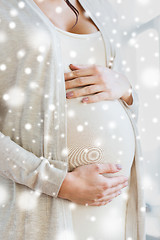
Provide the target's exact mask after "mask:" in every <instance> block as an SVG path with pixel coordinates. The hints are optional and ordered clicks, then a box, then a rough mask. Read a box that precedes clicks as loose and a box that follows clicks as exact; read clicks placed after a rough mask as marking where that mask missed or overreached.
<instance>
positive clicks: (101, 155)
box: [56, 27, 135, 240]
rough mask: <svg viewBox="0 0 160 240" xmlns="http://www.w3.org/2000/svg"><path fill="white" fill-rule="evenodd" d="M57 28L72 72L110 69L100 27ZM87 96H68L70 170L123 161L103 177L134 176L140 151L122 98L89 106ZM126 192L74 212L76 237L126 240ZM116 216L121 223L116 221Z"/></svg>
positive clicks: (82, 239)
mask: <svg viewBox="0 0 160 240" xmlns="http://www.w3.org/2000/svg"><path fill="white" fill-rule="evenodd" d="M56 29H57V32H58V33H59V36H60V40H61V47H62V60H63V67H64V72H69V71H71V69H70V68H69V64H71V63H73V64H97V65H101V66H104V67H106V56H105V45H104V41H103V37H102V35H101V32H100V31H98V32H95V33H92V34H74V33H69V32H66V31H63V30H61V29H59V28H57V27H56ZM79 88H81V87H79ZM79 88H72V89H67V90H66V92H69V91H72V90H77V89H79ZM86 96H87V95H86ZM83 97H85V96H83ZM83 97H78V98H72V99H67V146H68V150H69V155H68V161H69V171H72V170H73V169H74V168H76V167H78V166H81V165H84V164H91V163H107V162H111V163H120V164H121V165H122V170H121V171H119V172H118V173H114V174H103V175H104V176H116V175H125V176H128V177H129V176H130V170H131V166H132V162H133V159H134V154H135V136H134V131H133V128H132V125H131V122H130V119H129V117H128V115H127V113H126V112H125V110H124V108H123V107H122V105H121V104H120V102H119V101H118V100H114V101H113V100H112V101H109V100H105V101H100V102H96V103H88V104H86V103H85V104H84V103H81V99H82V98H83ZM127 191H128V187H125V188H124V189H122V192H123V194H121V195H119V196H118V197H116V198H114V199H113V201H112V202H110V203H109V204H107V205H105V206H101V207H100V206H98V207H95V206H88V207H86V206H84V205H77V206H76V209H74V211H73V215H72V216H73V223H74V230H75V235H76V237H77V238H76V240H84V239H87V237H90V236H92V237H94V238H93V239H101V240H106V239H110V240H113V239H114V240H117V239H121V240H124V230H125V209H126V204H127V193H128V192H127ZM122 195H123V196H122ZM113 206H114V207H113ZM115 210H116V211H115ZM117 214H118V215H117ZM91 217H92V218H93V219H94V217H95V218H96V219H99V220H98V222H97V221H95V222H94V221H92V220H90V218H91ZM105 217H106V219H105ZM117 217H118V219H120V221H116V220H117ZM107 218H108V220H107ZM104 221H105V222H106V226H107V221H108V226H109V228H108V229H107V228H106V226H105V225H104ZM112 221H113V225H114V226H113V229H112V226H111V223H112ZM116 224H117V225H116ZM82 230H83V231H82ZM92 233H93V234H92ZM96 237H97V238H96ZM107 237H108V238H107Z"/></svg>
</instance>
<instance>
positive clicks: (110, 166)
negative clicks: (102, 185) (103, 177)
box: [98, 163, 122, 173]
mask: <svg viewBox="0 0 160 240" xmlns="http://www.w3.org/2000/svg"><path fill="white" fill-rule="evenodd" d="M98 165H99V173H114V172H118V171H119V170H121V169H122V166H121V165H120V164H114V163H102V164H98Z"/></svg>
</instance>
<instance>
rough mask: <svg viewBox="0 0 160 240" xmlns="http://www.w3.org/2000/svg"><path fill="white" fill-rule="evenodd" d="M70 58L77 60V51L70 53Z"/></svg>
mask: <svg viewBox="0 0 160 240" xmlns="http://www.w3.org/2000/svg"><path fill="white" fill-rule="evenodd" d="M69 55H70V57H72V58H75V57H76V56H77V53H76V51H70V53H69Z"/></svg>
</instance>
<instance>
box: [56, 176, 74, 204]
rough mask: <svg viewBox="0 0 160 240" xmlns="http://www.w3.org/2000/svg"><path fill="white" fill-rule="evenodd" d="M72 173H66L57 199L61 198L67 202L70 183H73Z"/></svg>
mask: <svg viewBox="0 0 160 240" xmlns="http://www.w3.org/2000/svg"><path fill="white" fill-rule="evenodd" d="M71 173H72V172H68V173H67V175H66V177H65V179H64V180H63V183H62V185H61V187H60V190H59V192H58V197H60V198H63V199H68V200H69V196H70V189H71V186H72V182H73V180H72V179H73V176H72V174H71Z"/></svg>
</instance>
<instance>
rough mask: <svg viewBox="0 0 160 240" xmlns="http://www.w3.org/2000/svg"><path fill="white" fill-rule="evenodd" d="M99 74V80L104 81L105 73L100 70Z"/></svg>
mask: <svg viewBox="0 0 160 240" xmlns="http://www.w3.org/2000/svg"><path fill="white" fill-rule="evenodd" d="M97 75H98V80H99V81H100V82H103V73H102V72H99V73H98V74H97Z"/></svg>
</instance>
